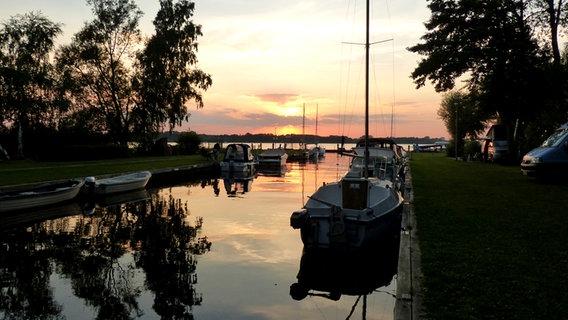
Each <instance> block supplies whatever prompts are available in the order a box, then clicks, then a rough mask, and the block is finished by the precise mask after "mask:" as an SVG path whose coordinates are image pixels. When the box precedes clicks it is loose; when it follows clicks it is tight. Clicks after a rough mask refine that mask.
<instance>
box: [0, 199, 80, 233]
mask: <svg viewBox="0 0 568 320" xmlns="http://www.w3.org/2000/svg"><path fill="white" fill-rule="evenodd" d="M81 213H82V210H81V207H80V206H79V204H78V203H77V202H75V201H70V202H65V203H60V204H55V205H53V206H49V207H45V208H39V209H29V210H25V211H20V212H15V214H11V213H6V214H2V215H0V230H7V229H10V228H13V227H17V226H20V225H21V226H30V225H32V223H35V222H43V221H46V220H52V219H58V218H62V217H68V216H75V215H80V214H81Z"/></svg>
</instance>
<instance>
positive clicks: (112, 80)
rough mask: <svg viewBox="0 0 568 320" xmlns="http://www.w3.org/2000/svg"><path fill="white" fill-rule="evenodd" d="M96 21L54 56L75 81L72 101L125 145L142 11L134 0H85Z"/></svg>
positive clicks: (133, 105)
mask: <svg viewBox="0 0 568 320" xmlns="http://www.w3.org/2000/svg"><path fill="white" fill-rule="evenodd" d="M87 3H88V4H90V5H91V6H92V11H93V14H94V16H95V19H94V20H93V21H91V22H88V23H86V24H85V26H84V27H83V28H82V29H81V30H80V31H79V32H78V33H77V34H75V36H74V38H73V42H72V43H71V44H70V45H68V46H65V47H63V48H62V49H61V51H60V53H59V55H58V66H59V70H60V72H62V74H65V75H66V78H67V79H70V80H72V81H73V82H74V85H73V87H74V88H75V91H74V92H73V97H74V103H76V104H80V105H81V107H82V108H83V109H88V110H90V112H91V113H92V115H93V117H94V118H96V117H102V118H103V119H105V122H104V123H105V125H106V128H105V129H106V131H108V134H109V135H110V136H111V137H112V139H113V141H114V142H115V143H117V144H120V145H126V144H127V142H128V140H129V132H130V130H131V121H132V120H131V112H132V110H133V108H134V107H135V103H134V98H135V97H134V95H135V93H134V91H133V88H132V81H133V71H132V66H133V65H134V62H135V61H134V57H135V56H136V53H137V49H138V47H139V45H140V43H141V41H142V39H141V34H140V30H139V29H138V23H139V20H140V17H141V16H142V12H141V11H140V9H139V8H138V7H137V5H136V3H135V2H134V1H133V0H87Z"/></svg>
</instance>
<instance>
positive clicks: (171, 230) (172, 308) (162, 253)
mask: <svg viewBox="0 0 568 320" xmlns="http://www.w3.org/2000/svg"><path fill="white" fill-rule="evenodd" d="M188 215H189V214H188V209H187V204H182V203H181V201H180V200H176V199H174V198H172V197H171V196H170V198H169V200H165V199H157V201H152V209H151V210H150V213H149V214H148V215H145V216H143V218H142V219H143V222H142V224H143V225H144V226H145V228H144V229H145V232H144V233H143V234H138V236H140V237H142V238H141V239H140V240H143V241H140V242H141V243H142V246H141V248H140V250H139V251H138V254H137V257H136V262H137V265H138V266H140V267H142V268H143V269H144V270H145V271H146V282H147V286H148V288H149V289H150V290H152V291H154V293H155V294H156V298H155V301H154V310H155V311H156V312H157V313H158V314H159V315H161V316H162V317H164V318H168V319H171V318H175V319H193V315H192V313H191V310H192V306H194V305H200V304H201V301H202V297H201V296H200V295H198V294H197V293H196V291H195V284H196V283H197V274H196V273H195V271H196V267H197V260H196V258H195V257H194V255H198V254H203V253H205V252H207V251H208V250H209V248H210V247H211V242H209V241H208V240H207V237H202V238H197V237H198V229H199V228H200V227H201V223H202V221H201V219H198V220H197V221H196V225H195V226H190V225H189V224H188V223H187V220H186V219H185V218H186V217H187V216H188Z"/></svg>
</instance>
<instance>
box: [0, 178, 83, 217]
mask: <svg viewBox="0 0 568 320" xmlns="http://www.w3.org/2000/svg"><path fill="white" fill-rule="evenodd" d="M84 183H85V182H84V180H83V179H71V180H68V181H64V182H53V183H45V184H41V185H37V186H35V187H30V188H20V189H14V190H13V191H7V192H2V193H0V213H4V212H10V211H18V210H26V209H32V208H40V207H45V206H49V205H53V204H57V203H62V202H65V201H69V200H71V199H73V198H75V197H76V196H77V195H78V194H79V192H80V191H81V188H82V187H83V185H84Z"/></svg>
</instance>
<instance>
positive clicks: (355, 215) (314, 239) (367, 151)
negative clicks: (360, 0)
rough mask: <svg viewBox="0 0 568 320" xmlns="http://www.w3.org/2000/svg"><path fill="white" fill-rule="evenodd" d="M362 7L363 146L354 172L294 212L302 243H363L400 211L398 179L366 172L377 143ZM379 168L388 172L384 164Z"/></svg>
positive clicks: (313, 245) (323, 245)
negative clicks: (371, 118) (371, 133)
mask: <svg viewBox="0 0 568 320" xmlns="http://www.w3.org/2000/svg"><path fill="white" fill-rule="evenodd" d="M366 10H367V15H366V16H367V23H366V43H365V56H366V59H365V62H366V63H365V68H366V72H365V85H366V90H365V136H364V141H363V143H362V150H355V152H356V155H357V158H360V159H362V161H363V162H362V166H361V168H362V170H361V171H359V172H354V170H353V165H352V167H351V170H350V171H349V172H348V173H347V174H345V175H344V176H343V177H342V178H341V180H340V181H337V182H332V183H328V184H324V185H322V186H320V187H319V188H318V190H317V191H316V192H315V193H314V194H312V195H311V196H310V197H309V199H308V201H307V202H306V204H305V205H304V206H303V208H302V209H301V210H297V211H295V212H293V213H292V215H291V217H290V225H291V226H292V228H294V229H300V237H301V239H302V242H303V244H304V248H335V247H341V248H353V249H359V248H364V247H367V246H369V244H371V243H373V242H375V241H376V240H377V239H380V238H381V236H382V235H383V234H384V233H385V232H386V231H387V230H389V229H390V227H391V226H392V224H393V223H397V222H398V221H399V220H400V217H401V213H402V207H403V198H402V193H401V189H400V186H399V185H398V184H397V181H393V180H391V179H385V178H380V177H378V175H370V174H369V166H370V164H371V159H372V158H375V154H374V153H375V150H372V149H378V148H371V147H370V144H371V142H372V140H371V139H370V138H369V47H370V43H369V14H368V13H369V1H367V7H366ZM377 151H378V150H377ZM393 151H395V150H393ZM371 152H373V156H371ZM376 156H377V157H382V155H381V154H379V153H377V155H376ZM383 168H384V169H385V172H386V169H387V166H384V167H383ZM379 169H381V168H379Z"/></svg>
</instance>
